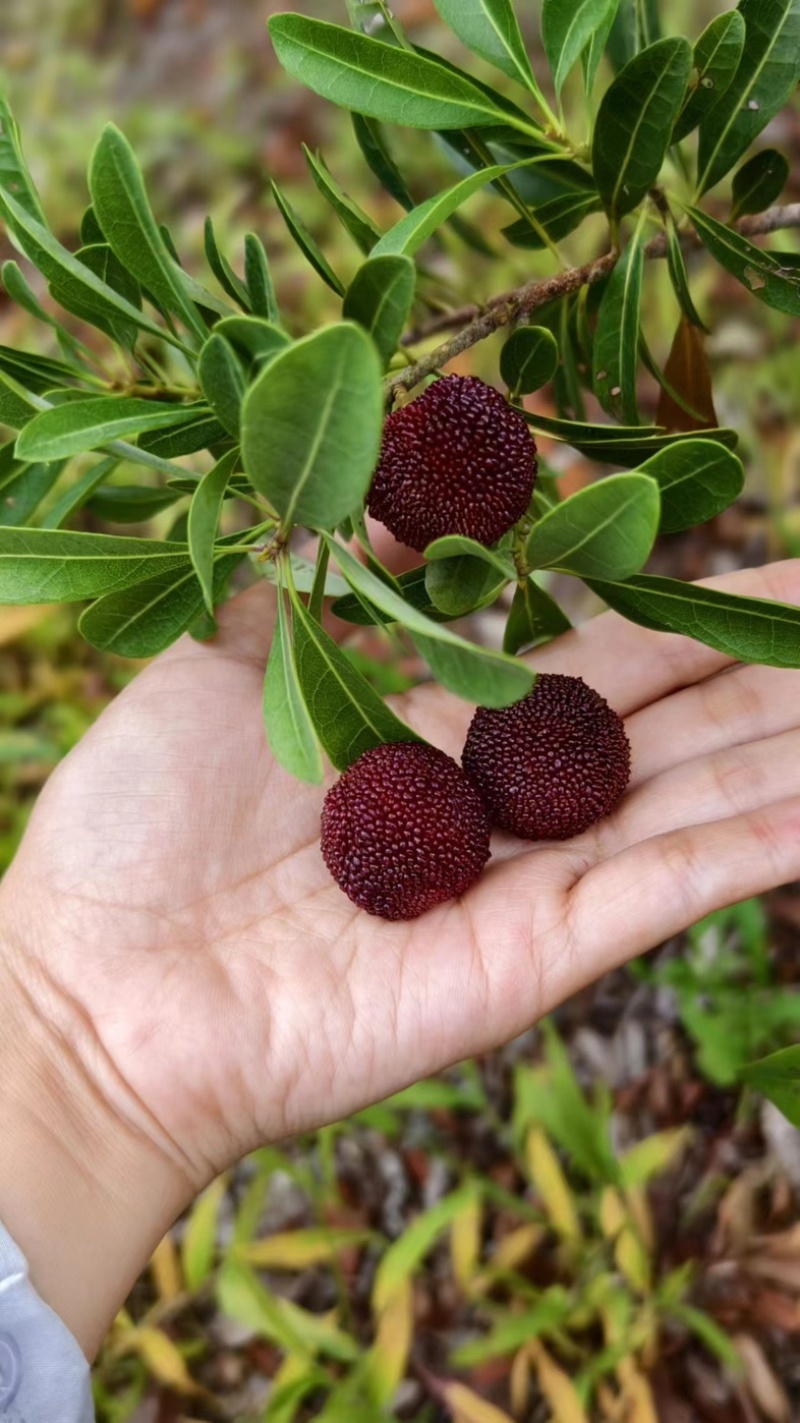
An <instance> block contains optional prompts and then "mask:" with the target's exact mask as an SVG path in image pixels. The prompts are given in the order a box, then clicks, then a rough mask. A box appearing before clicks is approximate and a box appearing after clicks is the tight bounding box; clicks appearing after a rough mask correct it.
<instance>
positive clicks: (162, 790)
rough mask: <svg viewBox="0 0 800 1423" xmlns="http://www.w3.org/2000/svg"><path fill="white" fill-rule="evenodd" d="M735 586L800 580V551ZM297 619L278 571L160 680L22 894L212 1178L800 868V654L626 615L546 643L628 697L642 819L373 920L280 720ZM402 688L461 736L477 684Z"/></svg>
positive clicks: (198, 1165) (109, 1079)
mask: <svg viewBox="0 0 800 1423" xmlns="http://www.w3.org/2000/svg"><path fill="white" fill-rule="evenodd" d="M717 586H719V587H726V588H729V589H731V590H735V591H736V592H744V593H751V594H755V595H761V596H765V597H773V598H777V599H779V600H781V601H785V602H792V601H797V600H798V599H800V564H798V563H797V562H793V563H784V564H779V565H774V566H772V567H770V568H766V569H763V570H761V571H757V572H748V573H742V574H737V575H733V576H731V577H729V578H726V579H720V580H718V581H717ZM273 614H274V594H273V593H272V590H271V589H269V588H267V587H266V586H263V587H259V588H257V589H253V590H251V591H250V592H249V593H247V594H245V595H243V597H241V598H239V599H237V600H235V601H234V602H233V603H232V604H230V605H228V607H227V608H226V609H224V610H223V612H222V614H221V618H220V623H221V631H220V635H219V636H218V637H217V638H216V639H215V640H214V641H213V642H210V643H207V644H198V643H194V642H192V641H191V640H190V639H188V638H185V639H183V640H182V641H181V642H180V643H178V644H177V645H176V646H175V647H174V648H172V649H170V651H168V652H167V653H165V654H163V655H162V656H161V657H159V658H158V659H157V660H156V661H155V662H154V663H152V664H151V665H150V666H149V667H147V668H146V669H145V670H144V671H143V672H142V674H141V675H140V676H139V677H137V679H136V680H135V681H134V682H133V684H132V685H131V686H130V687H129V688H128V689H127V691H125V692H124V693H123V694H122V695H121V696H120V697H119V698H118V699H117V701H116V702H115V703H114V704H113V705H112V706H110V707H109V708H108V709H107V710H106V711H105V712H104V714H103V715H102V717H101V718H100V720H99V721H98V723H97V724H96V726H95V727H94V728H93V730H92V731H91V733H90V734H89V735H88V736H87V737H86V738H85V740H84V741H83V742H82V744H81V745H80V746H79V747H78V748H77V749H76V750H75V751H73V752H72V754H71V755H70V756H69V757H68V758H67V759H66V761H65V762H64V763H63V764H62V766H61V767H60V769H59V770H58V772H57V773H56V774H55V775H54V776H53V777H52V779H51V781H50V783H49V784H48V786H47V787H46V789H45V792H44V794H43V795H42V797H41V799H40V802H39V804H38V806H37V809H36V812H35V815H34V817H33V820H32V822H31V825H30V827H29V830H28V833H27V835H26V838H25V841H24V844H23V847H22V849H21V851H20V854H19V856H18V858H17V860H16V862H15V864H14V866H13V868H12V871H11V872H10V874H9V876H8V879H7V883H6V886H5V889H4V893H5V894H7V896H8V897H9V899H8V902H9V903H10V905H11V906H12V913H13V918H14V922H15V923H16V924H17V925H18V927H19V932H20V934H21V936H22V938H23V941H24V943H25V944H26V947H27V952H28V954H29V955H30V957H29V960H28V964H27V969H26V972H28V973H29V974H30V975H31V977H32V978H35V977H36V976H37V975H40V976H41V977H42V979H43V980H46V982H47V983H48V984H49V985H51V986H55V989H56V991H57V993H58V995H59V999H60V1001H62V1002H63V1003H66V1004H68V1005H69V1012H70V1013H71V1014H72V1015H73V1021H74V1032H75V1033H77V1034H80V1035H81V1036H82V1038H83V1039H84V1042H83V1052H84V1055H86V1053H87V1052H89V1053H91V1055H92V1056H93V1059H94V1060H95V1062H96V1063H97V1070H98V1075H99V1077H100V1078H101V1080H102V1082H103V1084H104V1087H105V1090H106V1091H107V1092H108V1094H109V1096H110V1097H111V1099H112V1102H113V1104H114V1107H115V1110H116V1111H118V1112H119V1113H120V1114H121V1115H123V1116H124V1115H125V1114H126V1113H127V1114H131V1115H132V1114H134V1113H136V1114H137V1115H138V1117H139V1119H140V1121H141V1120H145V1121H146V1122H147V1124H148V1129H149V1130H152V1132H153V1135H154V1137H155V1138H156V1139H159V1140H160V1141H161V1143H162V1144H163V1143H164V1142H167V1143H169V1147H170V1150H171V1151H172V1152H174V1153H176V1154H177V1155H178V1157H179V1158H180V1162H181V1165H182V1166H183V1167H184V1168H185V1169H187V1170H188V1172H189V1176H190V1180H191V1181H193V1182H194V1184H195V1186H200V1185H201V1184H203V1183H204V1182H205V1181H206V1180H207V1179H208V1178H209V1177H210V1176H211V1175H212V1174H213V1173H214V1172H216V1171H217V1170H219V1169H220V1168H221V1167H222V1166H224V1165H225V1164H227V1163H228V1162H229V1161H231V1160H233V1159H235V1158H237V1157H238V1156H240V1155H242V1154H243V1153H244V1152H245V1151H247V1150H248V1149H250V1148H252V1147H253V1146H255V1145H256V1144H258V1143H259V1142H262V1141H265V1140H268V1139H275V1138H277V1137H280V1136H282V1135H285V1134H286V1133H289V1132H294V1131H297V1130H300V1129H305V1128H309V1127H311V1126H312V1125H315V1124H320V1123H322V1122H324V1121H327V1120H331V1119H335V1118H338V1117H341V1116H342V1115H344V1114H346V1113H348V1112H350V1111H352V1110H353V1109H355V1108H356V1107H358V1106H361V1105H363V1104H364V1103H366V1102H368V1101H373V1100H376V1099H378V1098H381V1097H383V1096H385V1095H386V1094H388V1093H390V1092H392V1091H394V1090H395V1089H397V1088H399V1087H400V1086H402V1085H403V1084H405V1083H407V1082H409V1081H411V1080H413V1079H416V1078H418V1077H421V1076H423V1075H424V1074H426V1073H429V1072H432V1071H434V1070H436V1069H437V1068H440V1067H442V1066H443V1065H445V1064H447V1063H450V1062H453V1061H455V1060H457V1059H459V1058H461V1057H463V1056H466V1055H467V1054H470V1053H474V1052H478V1051H481V1050H484V1049H487V1048H489V1047H491V1046H492V1045H495V1044H497V1043H499V1042H501V1041H503V1040H506V1039H508V1038H510V1037H511V1036H512V1035H514V1034H516V1033H517V1032H519V1031H521V1030H522V1029H524V1028H525V1027H526V1026H527V1025H529V1024H530V1023H531V1022H532V1021H534V1020H535V1019H536V1018H537V1017H538V1016H539V1015H540V1014H542V1013H544V1012H546V1011H548V1010H549V1009H551V1008H552V1007H553V1006H554V1005H555V1004H556V1003H558V1002H560V1001H561V1000H563V999H564V998H565V997H567V996H568V995H569V994H570V993H572V992H574V991H575V990H577V989H578V988H580V987H581V986H582V985H584V984H586V983H587V982H589V981H591V980H592V979H594V978H596V977H597V976H599V975H600V974H601V973H603V972H605V971H606V970H608V969H610V968H611V967H612V966H614V965H616V964H619V963H621V962H622V961H624V960H625V959H627V958H629V957H631V956H632V955H634V954H636V953H639V952H641V951H643V950H645V949H647V948H649V947H652V946H653V945H654V944H656V943H658V942H659V941H660V940H661V939H663V938H665V937H666V936H668V935H669V934H672V933H674V932H676V931H677V930H678V929H680V928H682V927H684V926H686V925H688V924H690V923H692V922H693V921H694V920H695V919H697V918H698V917H700V916H701V915H703V914H705V913H706V912H708V911H710V910H711V909H713V908H715V907H719V906H721V905H723V904H726V903H730V902H733V901H735V900H738V899H741V898H743V897H745V896H747V895H750V894H753V893H756V892H758V891H761V890H765V889H767V888H769V887H771V886H774V885H777V884H780V883H785V882H786V881H788V880H790V879H793V878H795V877H796V876H798V875H800V673H797V672H788V671H776V670H771V669H768V668H762V667H738V666H737V667H732V665H731V664H730V663H729V662H727V661H726V659H725V658H724V657H722V656H721V655H720V654H718V653H715V652H713V651H711V650H709V649H708V648H706V647H703V646H701V645H700V644H697V643H693V642H690V641H687V640H684V639H681V638H677V637H672V636H665V635H661V634H657V633H652V632H647V631H644V630H642V629H640V628H635V627H633V626H632V625H631V624H629V623H626V622H625V621H623V620H622V619H621V618H619V617H617V616H616V615H615V614H605V615H603V616H602V617H599V618H598V619H596V620H595V621H593V622H592V623H591V624H590V625H587V626H586V627H584V628H583V629H581V630H578V631H576V632H574V633H570V634H568V635H567V636H565V637H563V638H561V639H559V641H558V642H556V643H554V644H551V645H550V646H549V647H548V648H547V649H543V650H542V651H541V652H540V653H538V654H537V655H536V658H535V663H536V666H537V667H539V668H541V669H542V670H558V671H563V672H568V673H571V674H574V675H577V674H579V675H582V676H583V677H584V678H585V680H586V681H587V682H589V683H590V685H592V686H594V687H596V688H597V689H598V690H599V691H600V692H602V693H603V694H604V695H605V696H606V697H607V699H608V700H609V701H610V702H611V704H612V705H613V706H614V707H615V708H616V710H618V711H619V712H620V713H621V714H622V715H623V716H625V718H626V723H627V731H628V735H629V737H630V740H631V744H632V753H633V782H632V787H631V790H630V791H629V793H628V795H627V797H626V798H625V800H624V801H623V803H622V805H621V807H620V808H619V810H618V811H617V812H616V814H614V815H613V816H612V817H610V818H608V819H607V820H605V821H603V822H601V823H600V824H599V825H597V826H596V827H595V828H594V829H593V830H591V831H589V832H587V833H586V834H584V835H582V836H580V837H579V838H577V839H575V840H572V841H570V842H568V843H566V844H555V845H553V844H551V845H544V846H542V845H532V844H525V843H522V842H519V841H515V840H512V839H511V838H510V837H505V836H500V835H498V836H496V837H495V839H494V843H493V852H494V854H493V858H492V860H491V861H490V864H489V866H488V869H487V871H486V872H485V874H484V875H483V877H482V878H481V879H480V881H479V882H478V884H477V885H476V886H474V888H473V889H472V890H470V892H469V893H468V894H467V895H466V896H465V897H464V898H463V899H462V900H460V901H458V902H454V903H450V904H447V905H443V906H441V907H439V908H438V909H435V910H433V911H432V912H430V913H428V914H426V915H425V916H423V917H422V918H421V919H418V920H416V921H414V922H412V923H406V924H389V923H385V922H383V921H381V920H378V919H375V918H371V917H369V916H368V915H366V914H364V913H362V912H360V911H358V910H356V909H355V908H354V906H353V905H351V904H350V902H349V901H348V900H347V899H346V898H345V896H344V895H343V894H342V893H341V892H340V890H339V889H338V888H337V887H336V886H335V885H334V884H333V883H332V881H331V879H330V877H329V875H328V872H327V870H326V869H325V866H324V864H323V862H322V858H321V855H320V851H319V815H320V806H321V799H322V797H321V793H320V790H319V788H314V787H307V786H302V785H300V784H298V783H297V782H295V781H293V780H292V779H291V778H290V777H289V776H288V775H286V774H285V773H284V772H283V771H282V770H281V769H280V768H279V767H278V766H276V764H275V763H274V761H273V760H272V758H271V756H270V754H269V752H268V749H267V747H266V744H265V741H264V733H263V726H262V720H261V691H262V682H263V669H264V663H265V659H266V654H267V650H268V646H269V639H270V630H271V625H272V618H273ZM400 710H401V713H402V714H403V715H404V716H405V717H406V718H407V719H408V720H409V721H410V722H411V723H412V724H413V725H414V726H415V728H416V729H417V730H419V731H420V732H422V733H423V734H424V735H426V736H427V737H428V738H429V739H430V740H431V741H432V742H434V743H435V744H436V745H438V746H441V747H442V748H443V749H445V750H447V751H449V752H451V753H452V754H453V755H455V756H456V757H458V756H459V754H460V749H461V746H462V744H463V738H464V734H465V732H466V728H467V725H468V722H469V719H470V715H471V711H470V708H469V707H467V706H466V705H465V704H464V703H461V702H458V701H457V700H456V699H455V698H453V697H451V696H449V695H448V694H447V693H445V692H443V691H441V690H440V689H437V688H434V687H422V688H419V689H417V690H416V691H414V692H413V693H411V694H410V695H409V696H408V697H407V698H405V699H403V702H402V704H401V707H400ZM87 1043H88V1046H87Z"/></svg>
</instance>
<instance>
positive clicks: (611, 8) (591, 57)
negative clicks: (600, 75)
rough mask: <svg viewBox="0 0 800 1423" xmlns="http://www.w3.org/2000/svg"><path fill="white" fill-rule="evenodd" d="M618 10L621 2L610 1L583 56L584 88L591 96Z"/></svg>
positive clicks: (617, 0) (616, 0)
mask: <svg viewBox="0 0 800 1423" xmlns="http://www.w3.org/2000/svg"><path fill="white" fill-rule="evenodd" d="M618 10H619V0H609V3H608V5H607V6H606V13H605V15H604V16H603V19H602V20H601V22H600V24H599V25H598V26H597V28H596V29H595V31H594V33H593V34H592V35H591V37H590V39H589V43H588V44H587V46H586V48H585V50H584V51H583V54H582V55H581V67H582V69H583V87H584V89H585V91H586V93H587V94H591V93H592V91H593V89H594V81H595V79H596V78H597V71H598V69H599V67H600V60H601V59H602V58H603V55H604V54H605V51H606V45H607V44H608V38H609V35H610V34H611V31H612V29H613V27H614V21H615V20H616V18H617V11H618ZM619 68H622V66H621V65H620V66H619Z"/></svg>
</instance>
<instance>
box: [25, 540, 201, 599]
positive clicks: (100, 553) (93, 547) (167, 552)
mask: <svg viewBox="0 0 800 1423" xmlns="http://www.w3.org/2000/svg"><path fill="white" fill-rule="evenodd" d="M188 559H189V550H188V549H187V547H186V544H178V543H162V542H161V541H160V540H155V539H129V538H115V537H113V536H112V535H110V534H74V533H64V532H63V531H62V530H61V529H8V528H0V603H10V604H20V603H77V602H80V601H81V600H82V599H84V598H96V597H98V596H99V595H100V594H102V593H107V592H109V591H112V590H113V591H117V590H120V589H123V588H129V587H131V585H132V584H134V583H139V582H141V581H142V580H143V579H145V578H150V577H152V576H153V575H154V574H156V573H160V572H163V571H164V570H170V571H171V570H175V569H179V568H181V567H185V566H188Z"/></svg>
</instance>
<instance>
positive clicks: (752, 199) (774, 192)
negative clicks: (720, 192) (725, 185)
mask: <svg viewBox="0 0 800 1423" xmlns="http://www.w3.org/2000/svg"><path fill="white" fill-rule="evenodd" d="M788 179H789V162H788V159H786V158H784V156H783V154H782V153H779V152H778V150H777V148H763V149H762V150H761V152H760V153H754V154H753V157H752V158H750V159H749V160H748V162H747V163H744V164H743V165H742V167H741V168H740V169H739V171H738V173H736V174H734V179H733V206H732V208H731V222H733V221H734V220H735V218H737V217H741V216H742V214H743V213H747V212H763V211H764V209H765V208H768V207H771V206H772V204H773V203H776V202H777V201H778V198H779V197H780V195H781V193H782V192H783V190H784V188H785V186H786V183H787V182H788Z"/></svg>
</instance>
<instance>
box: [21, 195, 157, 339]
mask: <svg viewBox="0 0 800 1423" xmlns="http://www.w3.org/2000/svg"><path fill="white" fill-rule="evenodd" d="M0 216H2V217H3V218H4V220H5V222H6V223H7V224H8V226H9V228H10V229H11V231H12V232H13V234H14V236H15V237H16V239H17V241H18V242H19V245H20V247H21V248H22V250H23V252H24V253H25V255H26V256H27V257H29V258H30V260H31V261H32V262H33V264H34V266H35V267H38V269H39V271H40V272H41V273H42V275H43V276H44V277H46V278H47V280H48V282H50V283H51V285H53V286H55V287H58V286H59V285H60V286H62V287H66V288H67V289H69V290H72V289H73V288H75V287H77V288H80V289H81V293H82V299H83V301H84V303H85V306H86V309H87V310H91V311H93V312H94V313H95V314H96V315H98V316H103V317H106V318H107V319H110V320H112V321H114V320H115V319H116V318H117V317H119V316H120V315H121V316H123V317H124V318H125V319H126V320H127V321H131V322H133V324H134V326H136V327H138V329H139V330H140V331H147V332H148V333H149V334H150V335H151V336H157V337H159V338H160V339H161V340H164V341H169V342H171V343H172V344H173V345H176V346H181V344H182V343H181V342H180V341H179V340H178V339H177V338H176V337H174V336H173V335H172V334H171V333H170V332H169V331H165V330H164V329H163V328H162V327H160V326H158V325H156V323H155V321H151V320H150V318H149V317H148V316H145V315H144V313H143V312H141V311H139V310H138V308H137V307H136V306H134V305H133V304H132V303H131V302H129V301H126V299H125V298H124V297H122V296H120V294H119V292H116V291H114V288H113V287H110V286H108V285H107V284H106V283H105V282H103V281H101V279H100V278H99V277H97V276H96V275H95V274H94V272H92V271H91V270H90V269H89V268H88V267H87V266H86V265H85V264H84V263H83V262H81V261H80V259H79V258H78V257H74V256H73V255H72V253H71V252H68V251H67V249H66V248H65V247H62V245H61V243H60V242H58V241H57V240H56V238H55V237H54V236H53V234H52V233H51V232H49V231H48V229H47V228H46V227H43V226H42V224H41V223H39V222H37V221H36V219H35V218H33V217H31V215H30V213H28V212H27V211H26V209H25V208H24V207H22V205H21V204H20V203H18V202H17V200H16V199H15V198H13V197H12V196H11V194H10V193H5V192H0Z"/></svg>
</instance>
